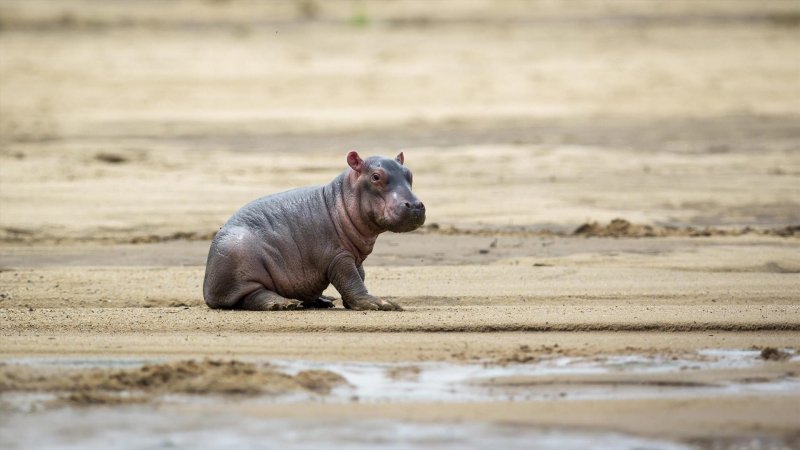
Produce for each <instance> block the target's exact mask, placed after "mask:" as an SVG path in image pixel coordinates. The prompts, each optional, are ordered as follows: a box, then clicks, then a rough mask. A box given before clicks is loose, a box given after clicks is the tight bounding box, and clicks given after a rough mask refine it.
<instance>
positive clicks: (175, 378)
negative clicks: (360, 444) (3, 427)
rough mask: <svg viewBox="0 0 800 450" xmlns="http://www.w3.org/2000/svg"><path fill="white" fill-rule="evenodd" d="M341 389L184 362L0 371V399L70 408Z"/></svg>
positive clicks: (303, 375) (315, 377)
mask: <svg viewBox="0 0 800 450" xmlns="http://www.w3.org/2000/svg"><path fill="white" fill-rule="evenodd" d="M344 384H347V381H346V380H345V379H344V378H343V377H342V376H341V375H338V374H336V373H333V372H330V371H327V370H319V369H316V370H305V371H300V372H298V373H296V374H294V375H288V374H286V373H282V372H280V371H278V370H276V368H275V367H273V366H271V365H269V364H255V363H248V362H240V361H233V360H231V361H221V360H203V361H195V360H187V361H176V362H167V363H159V364H145V365H143V366H141V367H135V368H125V369H118V368H102V367H94V368H90V369H75V368H63V367H62V368H56V367H52V366H51V367H48V366H37V365H17V364H12V365H3V366H0V393H7V392H20V391H24V392H52V393H60V394H63V395H62V396H61V397H60V400H61V401H63V402H66V403H74V404H119V403H138V402H142V401H145V400H147V399H148V398H151V397H154V396H158V395H164V394H195V395H197V394H268V395H280V394H286V393H297V392H309V393H314V394H323V395H324V394H328V393H329V392H330V391H331V389H332V388H334V387H336V386H339V385H344Z"/></svg>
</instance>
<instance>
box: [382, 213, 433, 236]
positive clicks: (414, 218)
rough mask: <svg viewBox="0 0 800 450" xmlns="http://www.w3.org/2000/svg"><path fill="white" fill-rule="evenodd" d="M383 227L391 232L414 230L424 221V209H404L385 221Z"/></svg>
mask: <svg viewBox="0 0 800 450" xmlns="http://www.w3.org/2000/svg"><path fill="white" fill-rule="evenodd" d="M387 222H388V223H387V224H386V226H385V228H386V229H387V230H389V231H391V232H393V233H407V232H409V231H414V230H416V229H417V228H419V227H421V226H422V225H423V224H424V223H425V210H424V209H423V210H413V211H406V212H405V213H404V214H402V215H400V216H399V217H393V218H391V219H390V220H388V221H387Z"/></svg>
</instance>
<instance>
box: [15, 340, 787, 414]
mask: <svg viewBox="0 0 800 450" xmlns="http://www.w3.org/2000/svg"><path fill="white" fill-rule="evenodd" d="M517 357H518V356H515V358H517ZM504 361H507V360H504ZM786 392H792V393H797V392H800V355H797V354H796V350H794V349H769V351H765V350H757V349H753V350H716V349H708V350H701V351H699V352H697V353H694V354H687V355H683V356H681V357H678V356H665V355H658V354H656V355H608V356H594V357H568V356H553V357H544V358H541V359H536V360H535V361H532V362H527V363H516V362H514V363H508V362H500V363H498V362H496V361H484V362H478V363H461V364H459V363H445V362H425V363H408V364H404V363H366V362H318V361H303V360H270V361H226V360H200V361H194V360H186V361H174V360H166V359H164V360H154V359H135V358H111V359H109V358H105V359H93V358H23V359H9V360H6V361H5V362H3V363H2V365H0V394H2V395H0V400H2V402H3V406H4V407H5V408H6V409H12V410H19V411H32V410H37V409H46V408H49V407H53V406H59V405H63V404H70V403H73V404H108V403H113V404H118V403H140V402H158V403H178V404H185V403H192V402H197V401H206V402H207V401H214V400H213V399H212V400H209V399H208V397H213V396H225V395H234V396H237V395H238V396H240V397H241V398H240V399H238V401H241V402H252V403H292V402H303V401H308V400H313V401H315V402H325V403H353V402H357V403H402V402H430V401H433V402H494V401H537V400H552V399H564V400H569V399H581V400H585V399H598V400H603V399H620V398H660V397H678V396H693V397H696V396H701V395H713V396H718V395H738V394H751V393H759V394H769V393H786Z"/></svg>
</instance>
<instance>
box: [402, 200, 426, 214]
mask: <svg viewBox="0 0 800 450" xmlns="http://www.w3.org/2000/svg"><path fill="white" fill-rule="evenodd" d="M403 206H405V207H406V208H407V209H410V210H411V211H415V212H419V211H421V212H422V214H423V216H424V215H425V205H424V204H423V203H422V202H421V201H419V200H417V201H415V202H405V203H403Z"/></svg>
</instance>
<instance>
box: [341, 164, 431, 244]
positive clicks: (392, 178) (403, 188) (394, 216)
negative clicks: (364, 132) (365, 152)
mask: <svg viewBox="0 0 800 450" xmlns="http://www.w3.org/2000/svg"><path fill="white" fill-rule="evenodd" d="M347 164H348V165H350V168H351V169H353V171H355V173H356V174H357V176H358V181H357V188H356V189H357V190H358V191H359V192H360V194H361V195H360V205H359V206H360V210H361V217H364V218H365V220H367V221H369V222H371V224H372V225H373V226H376V227H377V228H379V229H381V230H388V231H393V232H395V233H403V232H406V231H412V230H415V229H417V228H419V227H420V226H421V225H422V224H423V223H425V205H423V204H422V202H421V201H419V199H418V198H417V196H416V195H414V193H413V192H411V182H412V180H413V177H412V175H411V171H410V170H408V168H407V167H405V166H404V165H403V153H402V152H401V153H400V154H399V155H397V157H396V158H394V159H391V158H384V157H381V156H372V157H369V158H367V159H363V160H362V159H361V158H360V157H359V156H358V153H356V152H350V153H348V154H347Z"/></svg>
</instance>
